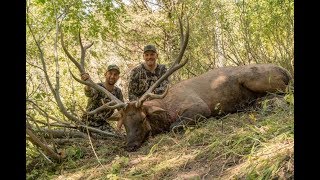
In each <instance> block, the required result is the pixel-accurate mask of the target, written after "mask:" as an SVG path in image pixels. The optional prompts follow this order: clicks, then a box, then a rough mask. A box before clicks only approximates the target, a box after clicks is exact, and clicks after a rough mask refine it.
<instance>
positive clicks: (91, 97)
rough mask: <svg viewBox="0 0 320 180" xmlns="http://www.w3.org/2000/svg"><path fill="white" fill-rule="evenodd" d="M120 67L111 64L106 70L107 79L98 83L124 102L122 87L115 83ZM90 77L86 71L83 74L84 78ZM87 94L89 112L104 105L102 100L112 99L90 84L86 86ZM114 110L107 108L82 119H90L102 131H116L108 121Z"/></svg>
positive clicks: (89, 122)
mask: <svg viewBox="0 0 320 180" xmlns="http://www.w3.org/2000/svg"><path fill="white" fill-rule="evenodd" d="M119 74H120V69H119V67H118V66H117V65H109V66H108V69H107V71H106V73H105V74H104V75H105V78H106V81H105V82H103V83H97V84H98V85H100V86H102V87H104V88H105V89H106V90H108V91H109V92H110V93H111V94H113V95H114V96H116V97H117V98H118V99H119V100H121V101H122V102H124V100H123V95H122V91H121V89H120V88H118V87H117V86H115V83H116V82H117V81H118V79H119ZM88 78H90V76H89V74H88V73H84V74H82V75H81V79H82V80H84V81H85V80H87V79H88ZM84 92H85V95H86V96H87V97H88V104H87V108H86V110H87V112H89V111H92V110H95V109H96V108H98V107H100V106H102V105H103V104H102V101H103V102H104V103H108V102H110V101H111V100H110V99H109V98H108V97H107V95H105V94H104V93H102V92H100V91H98V90H96V89H93V88H91V87H90V86H85V88H84ZM113 112H114V110H111V109H105V110H102V111H100V112H98V113H96V114H93V115H86V114H84V115H83V116H82V120H84V121H88V125H89V126H91V127H94V128H97V129H100V130H102V131H109V132H114V130H113V128H112V127H111V126H110V124H109V123H108V122H107V121H106V119H107V118H109V117H110V116H111V115H112V114H113Z"/></svg>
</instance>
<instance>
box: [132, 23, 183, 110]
mask: <svg viewBox="0 0 320 180" xmlns="http://www.w3.org/2000/svg"><path fill="white" fill-rule="evenodd" d="M179 25H180V32H181V33H180V36H181V37H180V38H181V39H183V41H181V42H182V45H181V46H180V47H181V49H180V52H179V55H178V57H177V58H176V60H175V61H174V63H173V64H172V66H171V67H170V69H169V70H168V71H167V72H166V73H165V74H164V75H162V76H161V78H160V79H158V80H157V81H156V82H155V83H154V84H153V85H152V86H151V87H150V88H149V89H148V90H147V91H146V92H145V93H144V94H143V95H142V96H141V97H140V98H139V99H138V101H137V103H136V107H141V105H142V104H143V102H144V101H145V100H146V99H147V98H148V97H150V96H152V91H153V90H154V89H155V88H156V87H157V86H159V84H160V83H161V82H162V81H164V80H165V79H166V78H168V77H169V76H170V75H171V74H172V73H174V72H175V71H176V70H178V69H180V68H181V67H182V66H184V65H185V64H186V63H187V62H188V58H186V59H185V60H184V61H183V62H182V63H180V61H181V59H182V57H183V54H184V52H185V50H186V48H187V45H188V41H189V22H188V19H187V29H186V34H185V36H183V27H182V22H181V20H180V19H179ZM150 93H151V95H150Z"/></svg>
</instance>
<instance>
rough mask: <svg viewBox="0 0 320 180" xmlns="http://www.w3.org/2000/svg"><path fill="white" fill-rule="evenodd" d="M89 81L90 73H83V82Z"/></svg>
mask: <svg viewBox="0 0 320 180" xmlns="http://www.w3.org/2000/svg"><path fill="white" fill-rule="evenodd" d="M88 79H90V76H89V74H88V73H83V74H81V80H82V81H86V80H88Z"/></svg>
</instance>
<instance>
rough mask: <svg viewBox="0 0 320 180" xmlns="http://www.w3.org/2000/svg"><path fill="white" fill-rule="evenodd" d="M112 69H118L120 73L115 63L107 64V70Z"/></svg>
mask: <svg viewBox="0 0 320 180" xmlns="http://www.w3.org/2000/svg"><path fill="white" fill-rule="evenodd" d="M112 69H115V70H118V72H119V73H120V68H119V67H118V66H117V65H115V64H110V65H109V66H108V69H107V71H110V70H112Z"/></svg>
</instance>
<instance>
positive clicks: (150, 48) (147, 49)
mask: <svg viewBox="0 0 320 180" xmlns="http://www.w3.org/2000/svg"><path fill="white" fill-rule="evenodd" d="M146 51H153V52H155V53H156V52H157V49H156V47H155V46H154V45H151V44H148V45H146V46H145V47H144V48H143V53H145V52H146Z"/></svg>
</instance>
